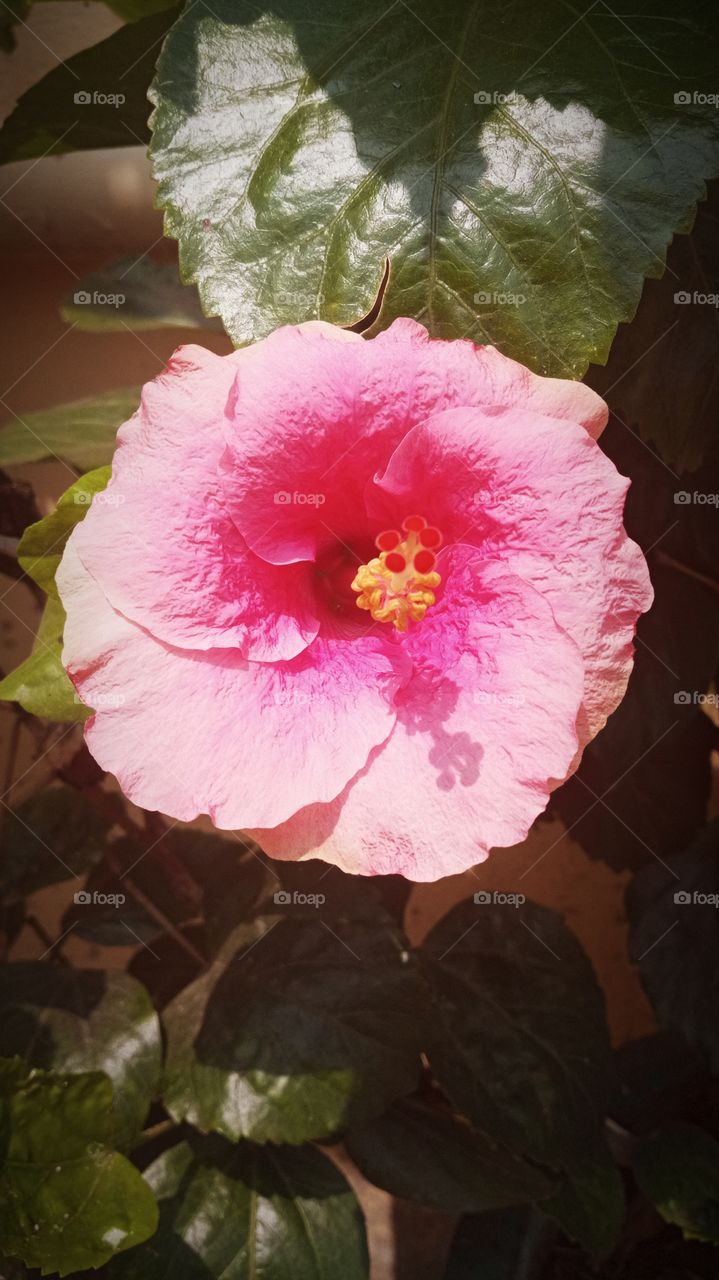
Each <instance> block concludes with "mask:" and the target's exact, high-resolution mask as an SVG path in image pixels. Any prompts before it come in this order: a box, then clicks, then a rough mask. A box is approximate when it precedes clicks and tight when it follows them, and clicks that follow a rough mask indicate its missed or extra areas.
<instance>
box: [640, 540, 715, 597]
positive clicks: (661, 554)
mask: <svg viewBox="0 0 719 1280" xmlns="http://www.w3.org/2000/svg"><path fill="white" fill-rule="evenodd" d="M654 558H655V560H656V561H657V563H658V564H663V565H664V567H665V568H666V569H674V570H676V572H677V573H683V574H685V575H686V577H687V578H694V579H695V581H696V582H701V583H703V584H704V586H705V587H708V588H709V590H710V591H714V592H716V594H717V595H719V582H716V581H715V580H714V578H710V577H709V576H708V574H706V573H700V572H699V570H698V569H690V567H689V565H688V564H682V561H681V560H675V559H674V556H670V555H668V554H667V552H666V551H655V553H654Z"/></svg>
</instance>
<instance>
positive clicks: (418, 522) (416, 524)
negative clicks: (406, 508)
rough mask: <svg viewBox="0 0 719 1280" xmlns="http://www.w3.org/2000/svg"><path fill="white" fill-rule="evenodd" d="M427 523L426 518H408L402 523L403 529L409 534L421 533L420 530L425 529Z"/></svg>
mask: <svg viewBox="0 0 719 1280" xmlns="http://www.w3.org/2000/svg"><path fill="white" fill-rule="evenodd" d="M426 523H427V521H426V520H425V518H424V516H407V519H406V520H403V521H402V528H403V529H405V530H406V532H407V533H419V531H420V529H424V526H425V525H426Z"/></svg>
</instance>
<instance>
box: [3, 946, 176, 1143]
mask: <svg viewBox="0 0 719 1280" xmlns="http://www.w3.org/2000/svg"><path fill="white" fill-rule="evenodd" d="M0 1055H2V1056H3V1057H8V1058H10V1057H14V1056H18V1057H20V1058H22V1059H23V1060H24V1061H25V1062H27V1064H28V1065H29V1066H32V1067H42V1068H44V1069H45V1070H48V1071H55V1072H57V1073H70V1074H72V1073H79V1072H85V1071H104V1072H105V1074H106V1075H108V1076H109V1077H110V1080H111V1081H112V1083H113V1086H114V1095H113V1107H112V1114H113V1125H112V1140H113V1143H114V1144H115V1145H117V1146H126V1145H129V1144H130V1143H131V1142H132V1140H133V1139H134V1138H135V1137H136V1136H137V1134H138V1132H139V1131H140V1129H141V1128H142V1125H143V1123H144V1121H145V1118H146V1116H147V1112H148V1110H149V1107H150V1102H151V1101H152V1098H153V1097H154V1096H155V1095H156V1093H157V1090H158V1084H159V1076H160V1066H161V1045H160V1024H159V1021H158V1017H157V1014H156V1013H155V1011H154V1009H153V1007H152V1004H151V1003H150V1000H149V997H148V995H147V992H146V991H145V990H144V988H143V987H141V986H140V984H139V982H136V981H135V979H134V978H130V977H129V976H128V975H127V974H126V973H121V972H118V973H110V972H104V971H103V970H102V969H71V968H70V967H69V966H65V965H62V966H61V965H57V966H54V965H49V964H47V963H22V964H11V965H6V966H5V968H4V969H3V970H0Z"/></svg>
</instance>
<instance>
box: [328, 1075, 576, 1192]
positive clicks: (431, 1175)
mask: <svg viewBox="0 0 719 1280" xmlns="http://www.w3.org/2000/svg"><path fill="white" fill-rule="evenodd" d="M345 1146H346V1147H347V1149H348V1151H349V1153H350V1155H351V1156H352V1159H353V1160H354V1162H355V1164H356V1165H357V1166H358V1167H359V1169H360V1170H361V1172H362V1173H363V1174H364V1176H365V1177H366V1178H368V1179H369V1181H370V1182H373V1183H374V1184H375V1186H378V1187H382V1188H383V1189H384V1190H385V1191H389V1192H390V1193H391V1194H392V1195H394V1196H400V1197H401V1198H402V1199H405V1200H413V1201H415V1202H416V1203H417V1204H422V1205H426V1206H427V1207H428V1208H430V1209H440V1210H443V1211H444V1212H445V1213H473V1212H475V1211H476V1212H479V1211H481V1210H487V1209H502V1208H504V1207H505V1206H507V1205H512V1204H523V1203H525V1202H527V1201H529V1200H538V1199H541V1198H542V1197H544V1196H547V1195H548V1194H549V1193H550V1192H551V1191H552V1189H553V1187H554V1185H555V1184H554V1182H553V1181H552V1179H551V1178H550V1177H548V1176H547V1175H546V1174H545V1173H543V1172H541V1170H539V1169H536V1168H534V1167H533V1166H532V1165H530V1164H527V1163H526V1161H524V1160H522V1159H520V1158H519V1157H517V1156H513V1155H511V1154H510V1153H509V1152H507V1151H505V1150H503V1149H502V1147H500V1146H498V1145H497V1143H496V1142H493V1141H492V1139H491V1138H490V1137H488V1135H487V1134H485V1133H480V1132H478V1131H477V1130H476V1129H473V1128H472V1127H471V1125H469V1124H467V1123H466V1122H465V1121H464V1120H461V1119H459V1118H458V1117H456V1116H453V1115H452V1113H451V1112H449V1111H445V1110H442V1109H440V1108H438V1107H436V1106H434V1107H433V1106H428V1105H426V1104H423V1103H422V1102H420V1101H418V1100H417V1099H414V1098H408V1099H403V1100H401V1101H399V1102H396V1103H395V1104H394V1106H393V1107H391V1108H390V1110H389V1111H386V1112H385V1113H384V1115H381V1116H380V1117H379V1118H378V1119H377V1120H373V1121H370V1122H369V1123H368V1124H366V1125H362V1126H360V1127H358V1128H356V1129H351V1130H350V1132H349V1133H348V1134H347V1135H346V1137H345Z"/></svg>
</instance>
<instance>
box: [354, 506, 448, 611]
mask: <svg viewBox="0 0 719 1280" xmlns="http://www.w3.org/2000/svg"><path fill="white" fill-rule="evenodd" d="M402 533H403V534H404V537H403V536H402ZM402 533H399V532H398V531H397V530H396V529H385V531H384V533H380V534H379V535H378V536H377V537H376V538H375V546H376V547H377V550H378V551H379V553H380V554H379V556H377V558H376V559H374V560H370V561H369V563H368V564H362V565H360V567H359V569H358V570H357V574H356V576H355V578H354V581H353V582H352V590H353V591H356V592H357V601H356V603H357V607H358V608H359V609H367V610H368V611H369V614H370V616H371V617H372V618H374V620H375V622H391V623H392V626H393V627H396V629H397V630H398V631H406V630H407V627H408V626H409V624H410V622H420V621H421V620H422V618H423V617H424V615H425V613H426V612H427V610H428V609H429V607H430V605H433V604H434V591H433V588H434V587H438V586H439V584H440V582H441V581H442V579H441V578H440V576H439V574H438V573H435V572H434V563H435V552H436V550H437V549H438V547H439V546H440V545H441V542H442V535H441V533H440V531H439V529H434V528H432V527H431V525H428V524H427V521H426V520H425V519H424V517H423V516H407V519H406V520H403V521H402Z"/></svg>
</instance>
